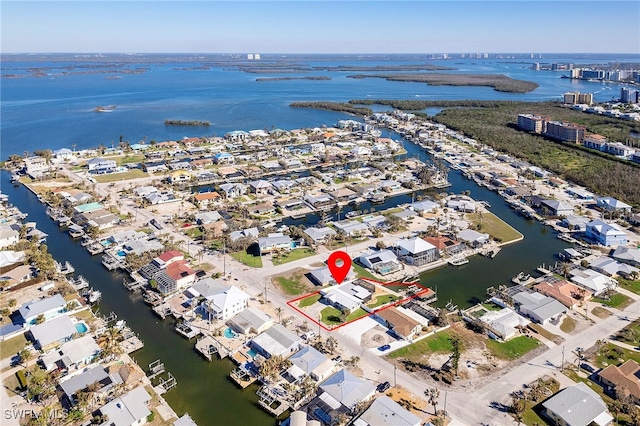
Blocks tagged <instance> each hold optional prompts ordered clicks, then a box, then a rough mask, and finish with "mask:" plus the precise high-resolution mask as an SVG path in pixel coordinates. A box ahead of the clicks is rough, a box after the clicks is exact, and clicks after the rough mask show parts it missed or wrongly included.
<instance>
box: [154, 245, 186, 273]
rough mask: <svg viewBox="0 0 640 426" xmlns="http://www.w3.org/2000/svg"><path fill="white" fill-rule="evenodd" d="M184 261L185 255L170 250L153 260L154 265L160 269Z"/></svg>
mask: <svg viewBox="0 0 640 426" xmlns="http://www.w3.org/2000/svg"><path fill="white" fill-rule="evenodd" d="M181 260H184V254H183V253H182V252H181V251H179V250H170V251H166V252H164V253H162V254H161V255H160V256H158V257H156V258H154V259H153V261H152V263H153V264H154V265H156V266H157V267H158V268H160V269H162V268H166V267H167V266H169V265H170V264H172V263H173V262H178V261H181Z"/></svg>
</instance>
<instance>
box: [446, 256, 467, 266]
mask: <svg viewBox="0 0 640 426" xmlns="http://www.w3.org/2000/svg"><path fill="white" fill-rule="evenodd" d="M448 263H449V265H452V266H462V265H466V264H467V263H469V259H467V258H466V257H454V258H452V259H449V262H448Z"/></svg>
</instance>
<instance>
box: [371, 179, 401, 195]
mask: <svg viewBox="0 0 640 426" xmlns="http://www.w3.org/2000/svg"><path fill="white" fill-rule="evenodd" d="M377 187H378V189H379V190H381V191H384V192H394V191H399V190H401V189H402V184H401V183H400V182H398V181H395V180H390V179H386V180H381V181H380V182H378V185H377Z"/></svg>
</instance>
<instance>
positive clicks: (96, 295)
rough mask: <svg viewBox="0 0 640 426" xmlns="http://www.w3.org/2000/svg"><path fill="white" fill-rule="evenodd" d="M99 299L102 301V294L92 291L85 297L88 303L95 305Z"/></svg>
mask: <svg viewBox="0 0 640 426" xmlns="http://www.w3.org/2000/svg"><path fill="white" fill-rule="evenodd" d="M100 299H102V292H100V291H98V290H94V291H92V292H90V293H89V296H88V297H87V300H88V301H89V303H97V302H99V301H100Z"/></svg>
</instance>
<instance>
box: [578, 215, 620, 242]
mask: <svg viewBox="0 0 640 426" xmlns="http://www.w3.org/2000/svg"><path fill="white" fill-rule="evenodd" d="M585 235H586V236H587V238H590V239H591V240H593V241H595V242H596V243H598V244H601V245H603V246H607V247H608V246H617V245H626V244H627V243H628V242H629V238H628V237H627V233H626V232H625V231H624V230H623V229H622V228H621V227H620V226H619V225H618V224H616V223H607V222H604V221H602V220H600V219H596V220H592V221H591V222H589V223H587V229H586V233H585Z"/></svg>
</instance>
